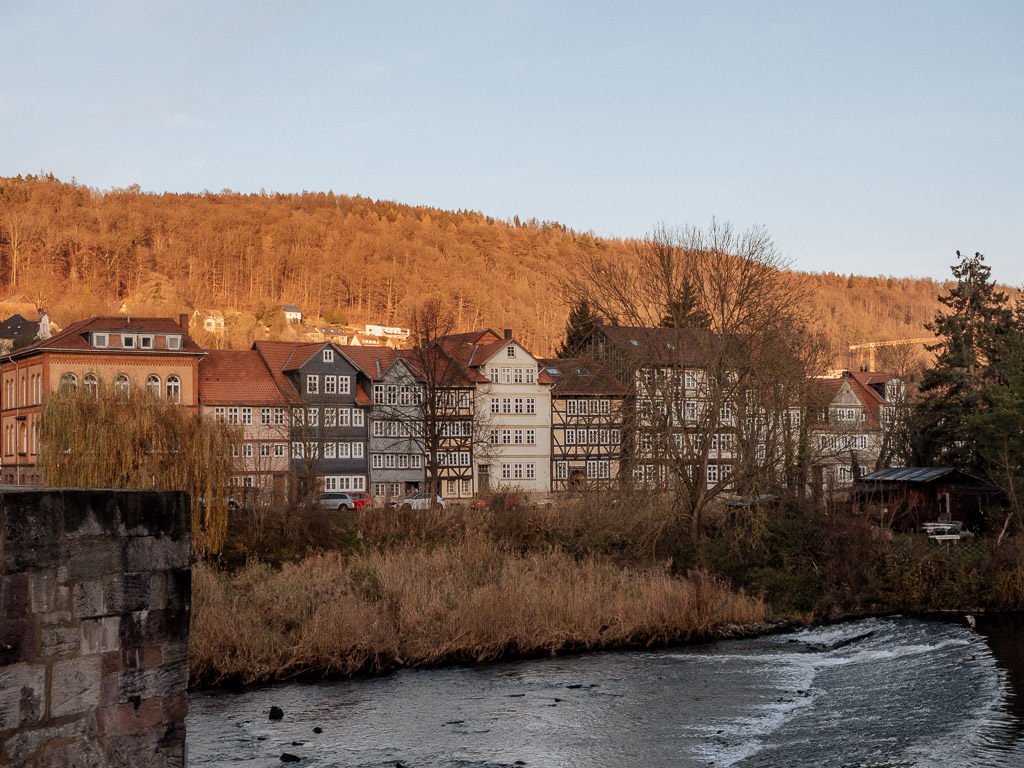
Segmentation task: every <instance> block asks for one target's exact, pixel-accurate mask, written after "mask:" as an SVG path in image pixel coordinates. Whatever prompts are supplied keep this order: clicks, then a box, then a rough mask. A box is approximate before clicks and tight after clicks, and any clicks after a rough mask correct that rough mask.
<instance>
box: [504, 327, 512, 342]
mask: <svg viewBox="0 0 1024 768" xmlns="http://www.w3.org/2000/svg"><path fill="white" fill-rule="evenodd" d="M511 338H512V329H511V328H506V329H505V341H508V340H509V339H511Z"/></svg>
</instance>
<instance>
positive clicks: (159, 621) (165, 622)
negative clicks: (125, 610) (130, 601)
mask: <svg viewBox="0 0 1024 768" xmlns="http://www.w3.org/2000/svg"><path fill="white" fill-rule="evenodd" d="M188 630H189V614H188V612H187V611H184V610H173V611H171V610H165V611H133V612H132V613H130V614H127V615H125V616H123V617H122V620H121V647H122V648H135V647H138V646H141V645H157V644H160V643H166V642H176V641H178V640H188Z"/></svg>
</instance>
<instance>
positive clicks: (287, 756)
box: [281, 752, 302, 763]
mask: <svg viewBox="0 0 1024 768" xmlns="http://www.w3.org/2000/svg"><path fill="white" fill-rule="evenodd" d="M301 759H302V758H301V757H299V756H298V755H293V754H292V753H291V752H285V753H283V754H282V755H281V762H282V763H297V762H299V760H301Z"/></svg>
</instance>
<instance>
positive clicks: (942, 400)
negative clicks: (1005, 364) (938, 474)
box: [915, 251, 1013, 474]
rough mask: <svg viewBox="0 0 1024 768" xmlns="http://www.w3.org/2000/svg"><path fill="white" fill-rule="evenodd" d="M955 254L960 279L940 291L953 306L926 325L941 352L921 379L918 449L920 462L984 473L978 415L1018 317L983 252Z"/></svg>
mask: <svg viewBox="0 0 1024 768" xmlns="http://www.w3.org/2000/svg"><path fill="white" fill-rule="evenodd" d="M956 255H957V257H959V258H960V263H959V264H957V265H955V266H953V267H952V271H953V276H954V277H955V278H956V279H957V285H956V286H955V287H954V288H952V289H951V290H950V292H949V293H948V294H947V295H945V296H940V297H939V301H940V302H942V304H943V305H944V306H946V307H948V308H949V311H948V312H942V311H940V312H939V314H938V315H937V316H936V317H935V320H934V321H933V322H932V323H930V324H929V325H928V326H927V328H928V330H930V331H932V332H933V333H935V335H936V336H938V337H939V338H940V339H941V340H940V342H939V343H938V344H937V345H935V346H934V347H931V348H930V349H931V351H937V352H938V354H937V356H936V358H935V363H934V365H933V366H932V367H931V368H929V369H928V370H926V371H925V373H924V376H923V378H922V381H921V387H920V394H921V398H920V400H919V401H918V403H917V406H916V408H915V421H916V422H917V432H918V434H917V446H916V451H915V454H916V458H917V462H918V463H921V464H925V465H951V466H954V467H957V468H959V469H963V470H965V471H968V472H972V473H978V474H985V472H984V466H983V459H982V458H981V456H982V446H981V445H980V443H979V437H980V435H979V434H978V418H979V416H980V415H981V414H982V413H984V412H985V411H986V410H987V404H986V401H987V399H988V398H987V397H986V390H987V389H988V387H989V386H990V385H991V384H993V383H994V382H995V381H997V379H998V372H999V370H1000V365H1001V359H1002V357H1003V355H1004V353H1005V352H1006V350H1007V346H1006V345H1007V341H1008V339H1009V337H1010V334H1011V333H1012V331H1013V318H1012V312H1011V310H1010V308H1009V307H1008V306H1007V297H1006V294H1005V293H1003V292H1002V291H998V290H996V287H995V284H994V283H993V282H992V279H991V274H990V273H991V269H990V268H989V267H987V266H986V265H985V263H984V257H983V256H982V255H981V254H980V253H975V254H974V256H973V257H968V256H961V255H960V252H959V251H957V254H956Z"/></svg>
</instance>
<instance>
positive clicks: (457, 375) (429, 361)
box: [394, 345, 477, 389]
mask: <svg viewBox="0 0 1024 768" xmlns="http://www.w3.org/2000/svg"><path fill="white" fill-rule="evenodd" d="M431 349H433V350H434V351H436V354H437V357H436V359H433V358H432V357H431V355H430V351H429V350H427V351H424V350H423V349H421V348H417V349H396V350H394V351H395V353H396V354H398V356H399V357H401V358H402V359H403V360H404V361H405V362H406V363H408V365H409V368H410V369H411V370H412V372H413V374H414V375H416V376H417V377H419V378H420V380H421V381H422V380H425V379H426V378H427V377H428V376H433V377H436V379H437V380H436V381H435V382H432V386H437V387H448V388H453V389H457V388H463V389H468V388H471V387H473V386H474V385H475V384H476V383H477V375H476V373H475V372H473V371H471V370H469V369H467V368H465V367H464V366H461V365H459V364H458V363H456V362H455V361H454V360H452V358H451V357H449V355H448V354H447V352H445V350H444V349H443V348H442V347H441V346H439V345H438V346H434V347H432V348H431ZM424 368H429V369H430V370H428V371H425V370H424Z"/></svg>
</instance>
